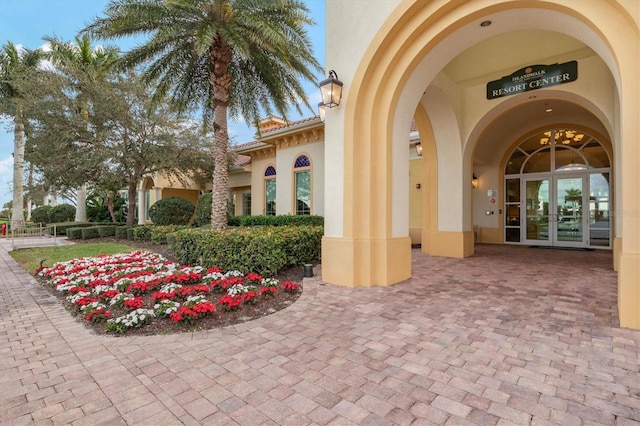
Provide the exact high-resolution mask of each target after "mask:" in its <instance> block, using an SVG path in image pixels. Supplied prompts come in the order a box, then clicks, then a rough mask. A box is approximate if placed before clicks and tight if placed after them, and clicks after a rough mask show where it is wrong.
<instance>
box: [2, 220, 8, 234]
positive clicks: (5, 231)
mask: <svg viewBox="0 0 640 426" xmlns="http://www.w3.org/2000/svg"><path fill="white" fill-rule="evenodd" d="M5 235H7V224H6V223H3V224H2V236H3V237H4V236H5Z"/></svg>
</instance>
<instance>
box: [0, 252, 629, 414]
mask: <svg viewBox="0 0 640 426" xmlns="http://www.w3.org/2000/svg"><path fill="white" fill-rule="evenodd" d="M610 265H611V253H610V252H604V251H596V252H573V251H559V250H536V249H530V248H526V247H513V246H509V247H506V246H482V245H480V246H478V247H477V254H476V256H474V257H472V258H468V259H448V258H436V257H429V256H426V255H424V254H422V253H419V252H417V251H414V253H413V271H414V277H413V278H412V279H411V280H408V281H406V282H404V283H401V284H398V285H395V286H392V287H384V288H372V289H363V288H357V289H347V288H342V287H338V286H334V285H330V284H324V283H322V282H321V281H320V280H317V279H315V278H311V279H305V282H304V291H303V294H302V296H301V297H300V299H299V300H298V301H297V302H296V303H295V304H294V305H292V306H291V307H289V308H287V309H285V310H283V311H279V312H277V313H275V314H273V315H270V316H267V317H263V318H261V319H259V320H256V321H252V322H248V323H244V324H241V325H237V326H233V327H228V328H223V329H216V330H210V331H199V332H193V333H183V334H174V335H163V336H145V337H106V336H98V335H94V334H92V333H91V332H90V331H88V329H87V328H85V327H84V326H83V325H82V324H81V323H79V322H76V321H75V320H73V319H72V318H71V316H70V315H69V314H68V313H67V312H66V311H65V310H64V309H63V308H62V307H61V306H60V305H59V304H58V302H57V300H56V299H55V297H53V296H51V295H49V294H48V292H47V291H46V290H44V289H42V288H41V287H40V286H39V284H37V283H36V282H35V281H34V280H33V279H32V278H31V277H30V276H29V275H28V274H27V273H26V272H24V271H23V270H22V269H21V268H20V266H19V265H17V263H16V262H15V261H13V259H12V258H11V257H10V256H9V255H8V253H7V252H6V251H5V250H1V249H0V355H1V359H2V365H1V366H0V407H2V410H0V424H10V425H17V424H35V423H37V424H74V425H96V424H107V425H179V424H205V425H225V424H240V425H257V424H278V425H296V426H297V425H305V424H318V425H327V424H330V425H350V424H370V425H396V424H399V425H408V424H451V425H465V424H488V425H494V424H500V425H508V424H516V425H525V424H562V425H573V424H576V425H578V424H610V425H632V424H638V423H640V331H633V330H627V329H620V328H618V327H616V319H615V318H616V286H615V282H616V274H615V272H613V271H612V270H611V266H610Z"/></svg>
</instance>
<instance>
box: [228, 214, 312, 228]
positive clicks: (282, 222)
mask: <svg viewBox="0 0 640 426" xmlns="http://www.w3.org/2000/svg"><path fill="white" fill-rule="evenodd" d="M237 218H238V220H239V226H291V225H314V226H324V217H322V216H297V215H296V216H294V215H280V216H237Z"/></svg>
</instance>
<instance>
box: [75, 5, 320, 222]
mask: <svg viewBox="0 0 640 426" xmlns="http://www.w3.org/2000/svg"><path fill="white" fill-rule="evenodd" d="M105 15H106V16H105V17H104V18H98V19H96V20H95V21H94V22H93V23H92V24H90V25H89V26H88V27H86V28H85V29H84V30H83V32H84V33H87V34H90V35H92V36H94V37H97V38H116V37H126V36H133V35H144V36H146V37H147V39H146V41H145V42H144V43H143V44H141V45H139V46H138V47H136V48H134V49H132V50H131V51H130V52H128V53H127V54H125V55H124V56H123V58H122V63H123V65H124V66H125V67H136V66H138V65H140V64H144V63H150V65H149V67H148V68H147V69H146V70H145V72H144V78H145V80H146V81H147V82H154V83H155V84H157V92H156V99H157V100H161V99H163V98H165V97H168V98H169V100H170V102H171V103H172V105H173V106H174V107H176V108H177V109H178V110H179V111H180V112H189V111H193V110H201V111H202V112H203V117H204V120H203V122H204V123H205V124H208V123H210V122H211V120H213V131H214V146H213V151H214V154H213V157H214V172H213V202H212V214H211V226H212V228H213V229H218V230H221V229H225V228H226V226H227V217H226V214H227V191H228V190H227V182H228V168H227V150H228V146H229V134H228V131H227V118H228V117H227V116H228V115H229V117H230V118H232V119H236V118H238V117H239V116H242V117H243V118H244V119H245V121H246V122H248V123H254V124H256V125H257V123H258V121H259V120H260V118H262V117H264V116H266V115H270V114H272V111H273V110H275V111H276V112H277V113H278V114H279V115H282V116H283V117H286V115H287V109H288V108H289V107H290V106H293V107H295V108H296V110H297V111H298V112H299V113H302V110H301V106H302V105H306V106H307V108H309V110H311V105H310V104H309V102H308V101H307V99H306V97H305V93H304V89H303V87H302V85H301V82H300V78H303V79H307V80H310V81H313V80H314V71H319V70H320V65H319V63H318V61H317V60H316V59H315V58H314V57H313V55H312V52H311V42H310V40H309V37H308V35H307V32H306V30H305V25H313V21H312V19H311V18H310V17H309V11H308V9H307V8H306V6H305V5H304V4H303V3H302V2H301V1H299V0H112V1H111V2H110V3H109V5H108V6H107V9H106V11H105Z"/></svg>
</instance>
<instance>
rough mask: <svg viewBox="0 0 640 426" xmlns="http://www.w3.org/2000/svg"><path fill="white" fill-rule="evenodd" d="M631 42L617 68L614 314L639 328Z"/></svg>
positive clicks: (639, 206) (638, 108) (639, 172)
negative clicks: (617, 251) (618, 229)
mask: <svg viewBox="0 0 640 426" xmlns="http://www.w3.org/2000/svg"><path fill="white" fill-rule="evenodd" d="M632 45H633V46H635V48H636V49H633V50H630V51H629V52H625V53H626V57H625V58H624V60H623V61H621V67H620V69H621V73H620V74H621V82H622V90H621V96H620V103H621V106H620V115H621V118H620V140H621V153H620V156H618V158H620V162H621V163H622V164H621V166H622V167H619V166H620V165H616V166H618V167H619V170H620V172H619V176H620V179H621V180H622V185H621V188H622V194H620V195H619V199H620V201H621V206H622V209H621V211H619V212H617V219H618V220H619V221H621V224H622V238H621V240H622V241H621V242H620V243H621V244H620V245H621V250H620V257H619V259H618V268H619V269H618V313H619V316H620V326H622V327H629V328H635V329H640V190H639V189H638V182H639V181H640V168H638V164H640V147H639V146H638V141H639V140H640V125H639V124H638V117H639V116H640V101H639V100H638V94H639V93H640V83H639V82H638V69H639V68H640V53H639V51H640V49H638V47H640V46H639V43H638V42H637V41H636V43H633V44H632ZM622 56H623V55H621V57H622Z"/></svg>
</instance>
